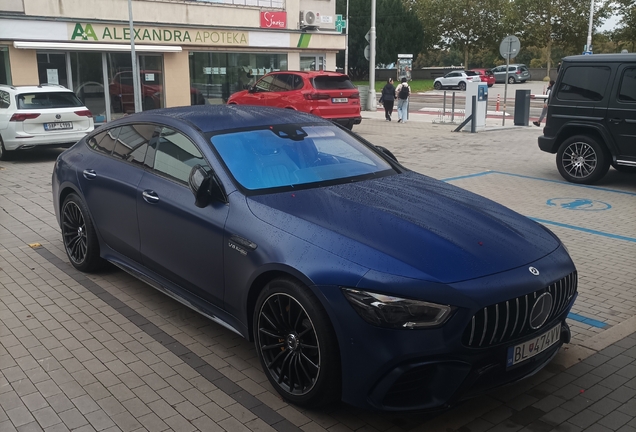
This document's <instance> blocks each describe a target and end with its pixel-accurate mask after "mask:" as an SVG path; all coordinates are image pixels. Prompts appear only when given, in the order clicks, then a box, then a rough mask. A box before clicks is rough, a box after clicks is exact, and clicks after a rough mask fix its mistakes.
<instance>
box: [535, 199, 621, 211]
mask: <svg viewBox="0 0 636 432" xmlns="http://www.w3.org/2000/svg"><path fill="white" fill-rule="evenodd" d="M546 204H547V205H549V206H553V207H560V208H562V209H566V210H581V211H603V210H609V209H611V208H612V206H611V205H610V204H608V203H606V202H603V201H596V200H591V199H587V198H550V199H549V200H548V201H546Z"/></svg>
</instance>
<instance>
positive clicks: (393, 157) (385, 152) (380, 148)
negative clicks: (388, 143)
mask: <svg viewBox="0 0 636 432" xmlns="http://www.w3.org/2000/svg"><path fill="white" fill-rule="evenodd" d="M376 148H377V149H378V150H380V152H381V153H382V154H384V155H385V156H388V157H390V158H391V159H393V160H394V161H396V162H397V161H398V160H397V158H396V157H395V155H394V154H393V153H392V152H391V150H389V149H388V148H386V147H382V146H376Z"/></svg>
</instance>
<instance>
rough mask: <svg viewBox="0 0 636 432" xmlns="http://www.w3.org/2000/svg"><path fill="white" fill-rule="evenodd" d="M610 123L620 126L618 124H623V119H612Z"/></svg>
mask: <svg viewBox="0 0 636 432" xmlns="http://www.w3.org/2000/svg"><path fill="white" fill-rule="evenodd" d="M609 121H610V122H612V123H615V124H618V123H620V122H622V121H623V119H622V118H611V119H609Z"/></svg>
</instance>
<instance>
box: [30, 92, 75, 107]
mask: <svg viewBox="0 0 636 432" xmlns="http://www.w3.org/2000/svg"><path fill="white" fill-rule="evenodd" d="M17 99H18V109H46V108H77V107H82V106H84V104H82V102H81V101H80V100H79V99H78V98H77V96H75V94H73V93H71V92H47V93H20V94H19V95H18V96H17Z"/></svg>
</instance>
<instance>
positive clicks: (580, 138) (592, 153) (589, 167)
mask: <svg viewBox="0 0 636 432" xmlns="http://www.w3.org/2000/svg"><path fill="white" fill-rule="evenodd" d="M556 162H557V168H558V169H559V173H560V174H561V176H562V177H563V178H564V179H566V180H567V181H569V182H572V183H578V184H592V183H596V182H597V181H599V180H600V179H601V178H602V177H603V176H604V175H605V174H607V170H608V169H609V167H610V157H609V154H608V151H607V149H606V148H605V145H604V144H603V143H600V144H599V143H598V142H597V141H596V140H595V139H594V138H592V137H589V136H585V135H576V136H573V137H571V138H568V139H567V140H565V141H564V142H563V143H562V144H561V146H560V147H559V151H558V152H557V158H556Z"/></svg>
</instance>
